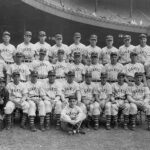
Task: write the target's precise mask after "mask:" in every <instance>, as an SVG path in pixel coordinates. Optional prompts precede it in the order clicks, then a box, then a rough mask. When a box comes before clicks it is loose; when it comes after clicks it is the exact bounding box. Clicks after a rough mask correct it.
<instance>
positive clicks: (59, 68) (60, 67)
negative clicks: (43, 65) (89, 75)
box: [53, 49, 67, 82]
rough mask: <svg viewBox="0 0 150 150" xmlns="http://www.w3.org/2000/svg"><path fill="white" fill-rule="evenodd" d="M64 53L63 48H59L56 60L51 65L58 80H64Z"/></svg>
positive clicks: (65, 64)
mask: <svg viewBox="0 0 150 150" xmlns="http://www.w3.org/2000/svg"><path fill="white" fill-rule="evenodd" d="M64 53H65V52H64V50H63V49H59V50H58V51H57V57H58V60H57V62H56V64H54V65H53V67H54V70H55V72H56V80H57V81H59V82H64V80H65V73H66V70H67V63H66V61H65V60H64Z"/></svg>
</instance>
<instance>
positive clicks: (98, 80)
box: [92, 80, 101, 82]
mask: <svg viewBox="0 0 150 150" xmlns="http://www.w3.org/2000/svg"><path fill="white" fill-rule="evenodd" d="M92 82H101V80H92Z"/></svg>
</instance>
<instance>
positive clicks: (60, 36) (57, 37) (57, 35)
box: [55, 34, 63, 39]
mask: <svg viewBox="0 0 150 150" xmlns="http://www.w3.org/2000/svg"><path fill="white" fill-rule="evenodd" d="M62 38H63V36H62V35H61V34H56V35H55V39H62Z"/></svg>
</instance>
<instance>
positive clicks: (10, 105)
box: [4, 72, 29, 130]
mask: <svg viewBox="0 0 150 150" xmlns="http://www.w3.org/2000/svg"><path fill="white" fill-rule="evenodd" d="M12 78H13V82H10V83H8V84H7V86H6V88H7V90H8V92H9V101H8V102H7V104H6V107H5V108H4V110H5V114H6V129H7V130H9V129H10V128H11V123H12V113H13V111H14V110H15V108H21V109H22V110H23V116H22V120H21V127H22V128H25V123H26V120H27V117H28V111H29V103H28V102H27V101H26V99H27V91H26V87H25V86H24V84H23V83H21V82H20V73H19V72H13V74H12Z"/></svg>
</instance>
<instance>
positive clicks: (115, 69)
mask: <svg viewBox="0 0 150 150" xmlns="http://www.w3.org/2000/svg"><path fill="white" fill-rule="evenodd" d="M108 71H110V72H120V69H118V68H112V67H111V68H108Z"/></svg>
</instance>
